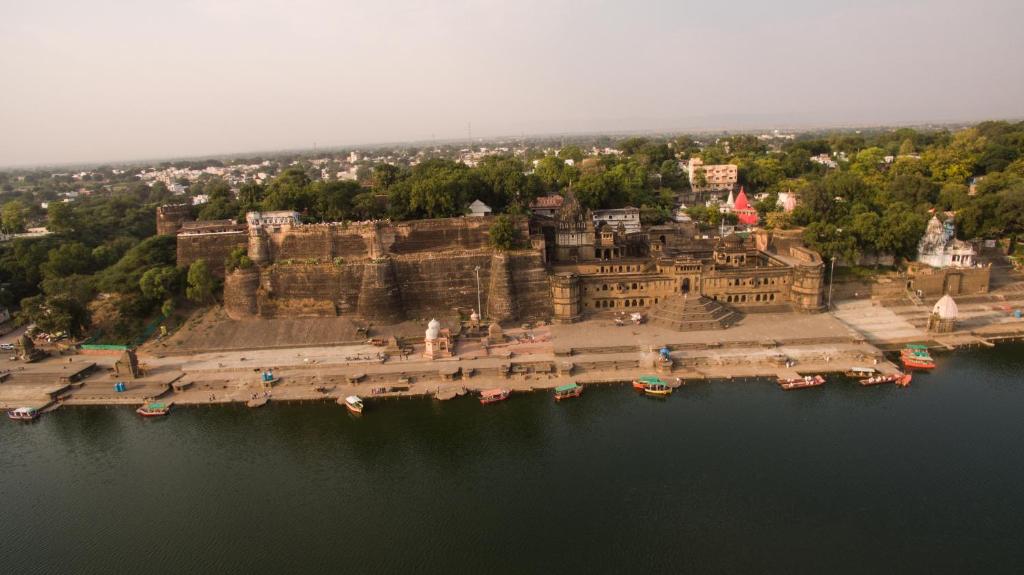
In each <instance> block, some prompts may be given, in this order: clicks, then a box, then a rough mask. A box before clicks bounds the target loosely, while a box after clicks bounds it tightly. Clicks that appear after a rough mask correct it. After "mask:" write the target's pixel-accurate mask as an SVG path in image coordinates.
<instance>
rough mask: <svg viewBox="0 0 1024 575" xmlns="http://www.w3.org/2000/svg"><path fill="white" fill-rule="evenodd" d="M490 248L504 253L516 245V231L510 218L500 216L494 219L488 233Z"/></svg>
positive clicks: (503, 215)
mask: <svg viewBox="0 0 1024 575" xmlns="http://www.w3.org/2000/svg"><path fill="white" fill-rule="evenodd" d="M488 234H489V236H490V238H489V239H490V242H491V246H493V247H494V248H495V249H497V250H501V251H506V250H510V249H512V248H513V247H515V246H516V244H517V243H518V238H517V235H518V230H517V229H516V225H515V222H514V221H513V220H512V218H511V217H509V216H507V215H505V214H501V215H499V216H497V217H496V218H494V223H493V224H491V228H490V230H489V231H488Z"/></svg>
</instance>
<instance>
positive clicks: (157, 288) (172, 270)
mask: <svg viewBox="0 0 1024 575" xmlns="http://www.w3.org/2000/svg"><path fill="white" fill-rule="evenodd" d="M139 289H140V291H141V292H142V295H143V296H145V297H147V298H149V299H151V300H166V299H168V298H171V297H173V296H174V295H175V294H176V293H178V292H179V291H180V289H181V272H180V271H179V270H178V268H176V267H174V266H158V267H154V268H150V269H148V270H146V273H144V274H142V277H141V278H140V279H139Z"/></svg>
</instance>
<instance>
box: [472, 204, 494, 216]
mask: <svg viewBox="0 0 1024 575" xmlns="http://www.w3.org/2000/svg"><path fill="white" fill-rule="evenodd" d="M492 211H493V210H491V207H490V206H488V205H487V204H485V203H483V202H481V201H480V200H473V203H472V204H469V216H470V217H472V218H482V217H484V216H489V215H491V212H492Z"/></svg>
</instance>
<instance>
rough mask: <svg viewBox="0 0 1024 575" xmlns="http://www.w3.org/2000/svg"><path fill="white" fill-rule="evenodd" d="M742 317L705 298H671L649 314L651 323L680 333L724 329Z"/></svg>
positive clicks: (678, 296)
mask: <svg viewBox="0 0 1024 575" xmlns="http://www.w3.org/2000/svg"><path fill="white" fill-rule="evenodd" d="M740 317H741V316H740V314H739V313H738V312H736V311H734V310H732V309H729V308H727V307H725V306H724V305H722V304H720V303H718V302H717V301H714V300H711V299H709V298H706V297H704V296H695V297H687V296H681V295H675V296H670V297H668V298H665V299H664V300H663V301H662V302H661V303H659V304H657V305H655V306H654V307H652V308H651V311H650V313H648V318H649V320H650V322H651V323H653V324H655V325H660V326H662V327H667V328H669V329H674V330H679V331H684V330H686V331H692V330H708V329H724V328H726V327H729V326H730V325H732V324H734V323H736V322H737V321H738V320H739V319H740Z"/></svg>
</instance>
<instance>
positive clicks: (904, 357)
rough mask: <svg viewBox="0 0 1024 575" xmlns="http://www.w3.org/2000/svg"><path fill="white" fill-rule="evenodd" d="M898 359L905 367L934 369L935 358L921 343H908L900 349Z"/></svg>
mask: <svg viewBox="0 0 1024 575" xmlns="http://www.w3.org/2000/svg"><path fill="white" fill-rule="evenodd" d="M900 361H901V362H902V363H903V367H905V368H907V369H934V368H935V360H933V359H932V356H931V354H929V353H928V347H927V346H923V345H908V346H906V347H904V348H903V349H902V350H901V351H900Z"/></svg>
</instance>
